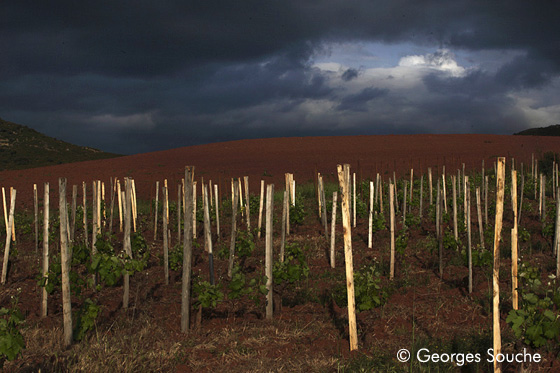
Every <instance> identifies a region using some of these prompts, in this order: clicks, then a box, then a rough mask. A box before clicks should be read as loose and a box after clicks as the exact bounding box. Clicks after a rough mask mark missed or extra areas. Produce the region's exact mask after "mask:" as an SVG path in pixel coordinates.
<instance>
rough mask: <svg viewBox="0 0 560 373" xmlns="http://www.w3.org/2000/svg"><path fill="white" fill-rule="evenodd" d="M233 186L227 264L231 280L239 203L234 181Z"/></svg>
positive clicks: (237, 189) (237, 190)
mask: <svg viewBox="0 0 560 373" xmlns="http://www.w3.org/2000/svg"><path fill="white" fill-rule="evenodd" d="M233 183H234V186H233V199H232V201H233V205H232V211H231V240H230V244H229V263H228V278H229V279H230V280H231V276H232V275H233V258H234V256H235V241H236V239H237V210H238V208H237V204H238V203H239V188H238V187H237V183H238V181H237V180H235V181H234V182H233Z"/></svg>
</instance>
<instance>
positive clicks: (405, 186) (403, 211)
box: [402, 180, 408, 227]
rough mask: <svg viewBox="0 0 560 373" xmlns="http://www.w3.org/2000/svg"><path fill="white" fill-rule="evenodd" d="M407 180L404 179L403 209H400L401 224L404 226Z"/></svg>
mask: <svg viewBox="0 0 560 373" xmlns="http://www.w3.org/2000/svg"><path fill="white" fill-rule="evenodd" d="M407 186H408V185H407V181H406V180H405V181H404V192H403V210H402V213H403V214H402V224H403V227H405V226H406V194H407V190H406V189H407Z"/></svg>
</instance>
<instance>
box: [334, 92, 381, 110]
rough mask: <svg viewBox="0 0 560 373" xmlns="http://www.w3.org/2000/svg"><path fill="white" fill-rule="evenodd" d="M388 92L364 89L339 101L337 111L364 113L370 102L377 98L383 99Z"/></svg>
mask: <svg viewBox="0 0 560 373" xmlns="http://www.w3.org/2000/svg"><path fill="white" fill-rule="evenodd" d="M388 92H389V90H388V89H382V88H375V87H368V88H364V89H363V90H362V91H360V92H358V93H356V94H351V95H347V96H345V97H343V98H342V99H341V100H340V105H338V107H337V110H354V111H366V110H367V108H366V104H367V103H368V102H370V101H371V100H374V99H376V98H378V97H383V96H385V95H387V93H388Z"/></svg>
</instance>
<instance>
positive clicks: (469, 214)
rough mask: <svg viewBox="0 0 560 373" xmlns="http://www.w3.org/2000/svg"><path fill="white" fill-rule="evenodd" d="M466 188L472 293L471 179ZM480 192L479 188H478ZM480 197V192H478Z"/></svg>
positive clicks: (470, 289)
mask: <svg viewBox="0 0 560 373" xmlns="http://www.w3.org/2000/svg"><path fill="white" fill-rule="evenodd" d="M466 181H467V183H466V186H467V187H466V189H465V190H467V191H468V192H467V211H466V213H465V219H466V221H467V242H468V248H467V250H468V258H469V294H471V293H472V289H473V278H472V276H473V271H472V236H471V193H470V185H469V180H468V179H467V180H466ZM477 192H478V189H477ZM477 198H478V193H477Z"/></svg>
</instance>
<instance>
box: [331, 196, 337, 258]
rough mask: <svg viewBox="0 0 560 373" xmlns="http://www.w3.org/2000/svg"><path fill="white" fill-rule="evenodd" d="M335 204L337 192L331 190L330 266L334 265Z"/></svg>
mask: <svg viewBox="0 0 560 373" xmlns="http://www.w3.org/2000/svg"><path fill="white" fill-rule="evenodd" d="M336 204H337V192H333V205H332V206H333V207H332V217H331V268H334V267H335V255H334V254H335V252H334V244H335V230H336Z"/></svg>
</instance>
